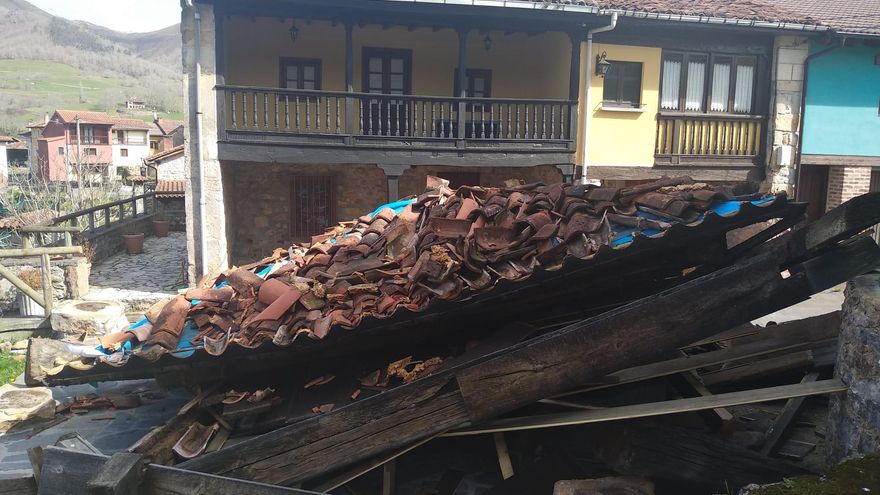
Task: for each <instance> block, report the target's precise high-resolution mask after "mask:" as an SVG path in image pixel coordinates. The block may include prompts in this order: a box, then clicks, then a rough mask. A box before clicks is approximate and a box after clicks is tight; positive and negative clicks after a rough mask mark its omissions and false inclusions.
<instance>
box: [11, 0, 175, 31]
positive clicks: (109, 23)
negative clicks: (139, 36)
mask: <svg viewBox="0 0 880 495" xmlns="http://www.w3.org/2000/svg"><path fill="white" fill-rule="evenodd" d="M28 1H29V2H30V3H32V4H34V5H36V6H37V7H39V8H41V9H43V10H45V11H47V12H49V13H51V14H54V15H57V16H61V17H66V18H68V19H76V20H81V21H89V22H91V23H93V24H98V25H100V26H105V27H108V28H110V29H114V30H116V31H124V32H129V33H144V32H148V31H155V30H157V29H162V28H164V27H168V26H170V25H172V24H176V23H178V22H180V0H28Z"/></svg>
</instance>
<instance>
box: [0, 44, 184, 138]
mask: <svg viewBox="0 0 880 495" xmlns="http://www.w3.org/2000/svg"><path fill="white" fill-rule="evenodd" d="M136 90H137V88H136V87H135V86H134V83H132V82H131V81H126V80H122V79H114V78H105V77H101V76H100V75H97V74H90V73H85V72H83V71H80V70H78V69H76V68H74V67H71V66H69V65H65V64H62V63H57V62H49V61H41V60H0V133H3V131H4V130H5V131H6V132H13V131H15V130H16V129H18V130H23V127H24V125H25V124H27V122H29V121H38V120H41V119H42V118H43V115H44V114H45V113H46V112H52V111H53V110H55V109H59V108H63V109H70V110H95V111H101V112H108V113H111V114H115V113H116V111H117V109H118V108H119V106H118V105H119V104H120V103H121V102H123V101H125V99H126V98H127V97H129V96H131V95H132V93H135V92H136ZM129 116H131V117H134V118H141V119H143V120H145V121H151V120H152V113H151V112H149V111H144V112H139V113H135V114H131V115H129ZM162 117H163V118H169V119H179V118H181V114H180V113H179V112H174V113H168V114H163V115H162Z"/></svg>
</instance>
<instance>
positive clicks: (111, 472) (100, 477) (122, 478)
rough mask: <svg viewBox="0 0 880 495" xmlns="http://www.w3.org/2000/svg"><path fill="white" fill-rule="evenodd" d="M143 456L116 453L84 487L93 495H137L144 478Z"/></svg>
mask: <svg viewBox="0 0 880 495" xmlns="http://www.w3.org/2000/svg"><path fill="white" fill-rule="evenodd" d="M144 466H145V462H144V456H142V455H140V454H132V453H130V452H117V453H115V454H113V455H112V456H111V457H110V459H108V460H107V462H105V463H104V465H103V466H101V469H99V470H98V473H97V474H96V475H95V477H94V478H92V479H91V480H89V482H88V483H86V485H87V486H88V488H89V490H90V491H91V492H92V493H93V494H95V495H129V494H131V495H138V494H139V493H141V482H142V481H143V477H144Z"/></svg>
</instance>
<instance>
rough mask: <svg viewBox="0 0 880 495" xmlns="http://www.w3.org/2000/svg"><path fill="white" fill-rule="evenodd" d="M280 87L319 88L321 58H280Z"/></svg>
mask: <svg viewBox="0 0 880 495" xmlns="http://www.w3.org/2000/svg"><path fill="white" fill-rule="evenodd" d="M281 87H282V88H287V89H321V60H320V59H314V58H282V59H281Z"/></svg>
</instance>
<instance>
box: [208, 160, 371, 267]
mask: <svg viewBox="0 0 880 495" xmlns="http://www.w3.org/2000/svg"><path fill="white" fill-rule="evenodd" d="M224 175H225V176H226V178H227V190H226V194H227V197H228V199H227V202H226V215H227V217H228V219H229V234H230V235H229V243H230V246H231V257H232V262H233V263H235V264H241V263H243V262H247V261H253V260H254V259H258V258H261V257H263V256H266V255H268V254H270V253H271V252H272V250H273V249H275V248H276V247H279V246H288V245H290V243H291V242H293V241H294V239H292V238H291V223H290V220H291V212H290V195H291V182H292V178H293V176H294V175H332V176H334V177H335V182H336V218H337V220H339V221H342V220H349V219H352V218H357V217H359V216H361V215H363V214H364V213H369V212H371V211H372V210H373V209H375V208H376V207H377V206H378V205H381V204H383V203H385V202H386V198H387V196H388V193H387V184H386V181H385V174H384V172H382V170H381V169H379V168H378V167H377V166H375V165H305V164H297V165H282V164H273V165H267V164H262V163H237V162H224ZM299 240H303V239H299Z"/></svg>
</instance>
